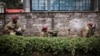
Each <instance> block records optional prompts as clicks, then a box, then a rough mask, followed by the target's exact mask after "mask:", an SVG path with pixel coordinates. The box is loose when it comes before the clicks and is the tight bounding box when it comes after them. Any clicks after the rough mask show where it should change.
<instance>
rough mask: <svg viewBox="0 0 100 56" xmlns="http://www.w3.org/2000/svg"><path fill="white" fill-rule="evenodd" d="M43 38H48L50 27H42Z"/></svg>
mask: <svg viewBox="0 0 100 56" xmlns="http://www.w3.org/2000/svg"><path fill="white" fill-rule="evenodd" d="M40 36H41V37H48V27H47V26H46V25H44V26H43V27H42V30H41V33H40Z"/></svg>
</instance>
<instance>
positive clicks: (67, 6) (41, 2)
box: [31, 0, 93, 11]
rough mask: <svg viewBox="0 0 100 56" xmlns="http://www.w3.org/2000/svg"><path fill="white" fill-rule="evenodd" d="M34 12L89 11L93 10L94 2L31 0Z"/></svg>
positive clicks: (83, 0) (80, 0)
mask: <svg viewBox="0 0 100 56" xmlns="http://www.w3.org/2000/svg"><path fill="white" fill-rule="evenodd" d="M31 2H32V3H31V4H32V10H33V11H34V10H40V11H41V10H43V11H46V10H50V11H88V10H93V0H31Z"/></svg>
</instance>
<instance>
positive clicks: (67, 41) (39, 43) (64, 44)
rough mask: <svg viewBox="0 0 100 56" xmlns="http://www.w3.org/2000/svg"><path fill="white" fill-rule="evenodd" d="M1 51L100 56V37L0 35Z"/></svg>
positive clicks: (53, 55)
mask: <svg viewBox="0 0 100 56" xmlns="http://www.w3.org/2000/svg"><path fill="white" fill-rule="evenodd" d="M0 52H5V53H10V54H16V55H23V56H25V55H29V54H31V53H33V52H39V53H41V54H42V55H44V54H45V53H52V56H64V55H69V56H74V55H80V54H87V53H92V54H94V55H97V56H100V54H99V53H100V38H99V37H90V38H81V37H70V38H69V37H56V38H48V37H47V38H46V37H45V38H44V37H24V36H0Z"/></svg>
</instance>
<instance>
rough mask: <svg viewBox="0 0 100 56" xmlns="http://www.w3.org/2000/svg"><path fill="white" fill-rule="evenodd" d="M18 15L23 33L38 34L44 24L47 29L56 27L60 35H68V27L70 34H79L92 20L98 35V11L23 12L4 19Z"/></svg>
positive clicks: (99, 23)
mask: <svg viewBox="0 0 100 56" xmlns="http://www.w3.org/2000/svg"><path fill="white" fill-rule="evenodd" d="M13 15H18V16H19V23H20V24H21V25H22V27H23V28H24V29H26V31H25V32H24V35H28V36H33V35H39V33H40V32H41V29H42V26H43V25H44V24H46V25H47V26H48V27H49V29H58V31H59V35H60V36H68V35H69V34H68V29H71V35H72V36H75V35H80V30H81V28H82V27H84V26H85V25H86V24H87V22H93V23H95V24H96V25H97V28H96V32H95V33H96V35H100V34H99V33H100V30H99V28H100V26H99V25H100V13H95V12H84V13H82V12H81V13H80V12H76V13H73V12H70V13H60V12H54V13H51V12H49V13H42V12H41V13H40V12H34V13H23V14H8V15H7V17H6V21H7V22H8V21H10V20H11V16H13Z"/></svg>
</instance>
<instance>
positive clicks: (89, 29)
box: [81, 22, 96, 37]
mask: <svg viewBox="0 0 100 56" xmlns="http://www.w3.org/2000/svg"><path fill="white" fill-rule="evenodd" d="M95 29H96V25H95V24H93V23H92V22H89V23H87V25H86V26H85V27H83V28H82V30H81V33H82V36H83V37H90V36H93V35H94V33H95Z"/></svg>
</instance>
